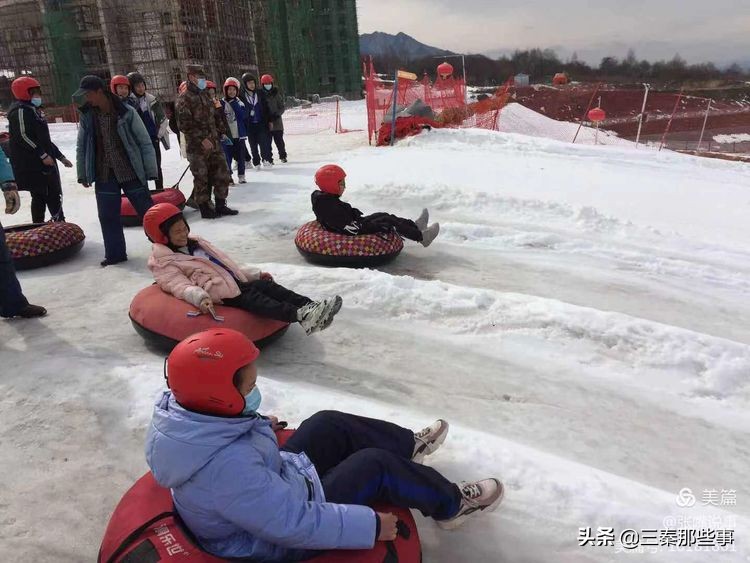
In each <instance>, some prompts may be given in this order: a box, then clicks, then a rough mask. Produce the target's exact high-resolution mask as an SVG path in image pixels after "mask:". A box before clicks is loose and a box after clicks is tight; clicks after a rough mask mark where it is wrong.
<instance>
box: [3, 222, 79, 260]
mask: <svg viewBox="0 0 750 563" xmlns="http://www.w3.org/2000/svg"><path fill="white" fill-rule="evenodd" d="M85 238H86V235H84V234H83V230H81V227H79V226H78V225H74V224H73V223H65V222H57V223H27V224H25V225H15V226H13V227H5V242H6V244H7V245H8V250H10V255H11V256H12V257H13V265H14V266H15V268H16V270H29V269H31V268H40V267H42V266H49V265H50V264H55V263H56V262H60V261H61V260H65V259H66V258H70V257H71V256H73V255H74V254H76V253H77V252H78V251H79V250H81V248H83V241H84V240H85Z"/></svg>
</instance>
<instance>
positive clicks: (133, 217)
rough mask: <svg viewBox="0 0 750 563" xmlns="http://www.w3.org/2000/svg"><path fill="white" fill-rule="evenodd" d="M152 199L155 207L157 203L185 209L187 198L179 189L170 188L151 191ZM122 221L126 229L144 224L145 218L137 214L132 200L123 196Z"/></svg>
mask: <svg viewBox="0 0 750 563" xmlns="http://www.w3.org/2000/svg"><path fill="white" fill-rule="evenodd" d="M149 193H150V194H151V199H152V200H154V205H156V204H157V203H171V204H172V205H176V206H177V207H179V208H180V209H184V208H185V196H184V195H183V193H182V192H181V191H180V190H179V188H169V189H166V190H149ZM120 221H121V222H122V224H123V226H125V227H137V226H138V225H141V224H143V217H140V216H139V215H138V213H136V212H135V208H134V207H133V204H132V203H130V200H129V199H128V198H127V197H125V196H122V199H121V200H120Z"/></svg>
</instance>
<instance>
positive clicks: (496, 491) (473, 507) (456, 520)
mask: <svg viewBox="0 0 750 563" xmlns="http://www.w3.org/2000/svg"><path fill="white" fill-rule="evenodd" d="M459 488H460V490H461V505H460V507H459V509H458V513H457V514H456V515H455V516H454V517H453V518H448V519H447V520H436V523H437V525H438V526H440V527H441V528H443V529H444V530H453V529H455V528H458V527H459V526H460V525H461V524H463V523H464V522H466V520H468V519H469V518H471V517H472V516H476V515H477V514H481V513H482V512H492V511H493V510H495V509H496V508H497V505H499V504H500V502H501V501H502V500H503V496H504V495H505V487H503V484H502V483H501V482H500V481H499V480H497V479H494V478H492V479H483V480H481V481H477V482H475V483H461V486H460V487H459Z"/></svg>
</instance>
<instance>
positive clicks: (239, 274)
mask: <svg viewBox="0 0 750 563" xmlns="http://www.w3.org/2000/svg"><path fill="white" fill-rule="evenodd" d="M189 238H190V240H193V241H195V242H197V243H198V244H199V245H200V247H201V249H203V250H204V251H205V252H206V253H208V254H209V255H211V256H213V257H214V258H216V259H217V260H219V261H220V262H221V263H222V264H224V265H225V266H226V267H227V268H229V269H230V270H231V271H232V273H231V274H230V273H229V272H228V271H227V270H225V269H224V268H222V267H221V266H219V265H218V264H214V263H213V262H211V261H210V260H208V259H206V258H201V257H199V256H190V255H189V254H182V253H180V252H173V251H172V250H171V249H170V248H169V247H168V246H165V245H163V244H154V246H153V250H152V252H151V256H150V257H149V259H148V268H149V270H151V273H152V274H154V279H156V283H157V284H159V287H160V288H161V289H162V291H165V292H167V293H170V294H172V295H174V296H175V297H177V298H178V299H182V300H184V301H187V302H188V303H191V304H192V305H194V306H195V307H198V306H200V302H201V301H202V300H203V299H204V298H205V297H209V298H210V299H211V301H213V302H214V303H221V302H222V300H223V299H229V298H230V297H237V296H238V295H239V294H240V288H239V287H238V285H237V282H236V281H235V279H234V278H237V280H239V281H241V282H249V281H254V280H258V279H260V274H261V271H260V270H259V269H257V268H241V267H240V266H239V265H237V263H236V262H234V261H233V260H232V259H231V258H230V257H229V256H227V255H226V254H224V253H223V252H222V251H221V250H219V249H218V248H216V247H214V246H213V245H212V244H211V243H209V242H208V241H206V240H204V239H202V238H201V237H199V236H195V235H190V237H189ZM232 275H234V277H232Z"/></svg>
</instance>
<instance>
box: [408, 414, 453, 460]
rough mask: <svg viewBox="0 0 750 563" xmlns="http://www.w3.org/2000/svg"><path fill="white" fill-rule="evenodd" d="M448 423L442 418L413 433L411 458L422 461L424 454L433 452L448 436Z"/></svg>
mask: <svg viewBox="0 0 750 563" xmlns="http://www.w3.org/2000/svg"><path fill="white" fill-rule="evenodd" d="M449 428H450V425H449V424H448V423H447V422H446V421H445V420H443V419H442V418H440V419H438V420H436V421H435V422H433V423H432V424H430V425H429V426H428V427H427V428H423V429H422V430H420V431H419V432H415V434H414V453H413V454H412V456H411V460H412V461H414V462H416V463H422V460H423V459H424V458H425V456H428V455H431V454H433V453H435V451H436V450H437V449H438V448H439V447H440V446H441V445H442V443H443V442H445V438H446V437H447V436H448V429H449Z"/></svg>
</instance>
